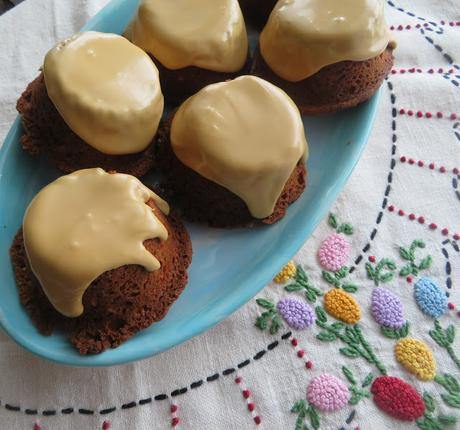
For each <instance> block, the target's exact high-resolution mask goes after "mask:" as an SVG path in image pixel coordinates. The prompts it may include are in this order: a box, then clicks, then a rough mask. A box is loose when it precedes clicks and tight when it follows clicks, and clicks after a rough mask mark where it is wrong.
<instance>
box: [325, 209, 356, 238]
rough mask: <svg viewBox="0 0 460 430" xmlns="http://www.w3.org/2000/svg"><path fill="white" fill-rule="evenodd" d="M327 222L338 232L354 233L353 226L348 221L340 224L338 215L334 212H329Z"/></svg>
mask: <svg viewBox="0 0 460 430" xmlns="http://www.w3.org/2000/svg"><path fill="white" fill-rule="evenodd" d="M327 223H328V224H329V226H331V227H332V228H333V229H335V230H336V231H337V233H345V234H346V235H351V234H353V226H352V225H351V224H348V223H344V224H339V220H338V219H337V216H336V215H334V214H333V213H330V214H329V217H328V219H327Z"/></svg>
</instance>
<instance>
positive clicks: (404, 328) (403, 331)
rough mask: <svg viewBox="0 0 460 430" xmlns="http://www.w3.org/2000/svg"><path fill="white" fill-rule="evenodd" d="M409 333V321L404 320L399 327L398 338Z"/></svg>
mask: <svg viewBox="0 0 460 430" xmlns="http://www.w3.org/2000/svg"><path fill="white" fill-rule="evenodd" d="M408 334H409V322H408V321H406V322H405V323H404V325H403V326H402V327H401V328H400V329H399V334H398V338H399V339H401V338H403V337H406V336H407V335H408Z"/></svg>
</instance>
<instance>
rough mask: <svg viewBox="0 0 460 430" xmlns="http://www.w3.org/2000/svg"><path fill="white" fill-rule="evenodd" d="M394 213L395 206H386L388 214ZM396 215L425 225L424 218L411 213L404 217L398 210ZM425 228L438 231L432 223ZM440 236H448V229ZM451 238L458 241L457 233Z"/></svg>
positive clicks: (402, 211) (404, 214)
mask: <svg viewBox="0 0 460 430" xmlns="http://www.w3.org/2000/svg"><path fill="white" fill-rule="evenodd" d="M395 211H396V207H395V205H389V206H388V212H395ZM397 213H398V215H399V216H401V217H407V218H408V219H409V220H410V221H414V220H417V221H418V222H419V224H426V219H425V217H424V216H421V215H418V216H417V215H416V214H414V213H413V212H411V213H409V215H407V216H406V212H405V211H404V210H402V209H398V210H397ZM427 227H428V228H429V229H430V230H437V229H438V225H437V224H436V223H434V222H430V223H428V225H427ZM441 234H442V235H443V236H448V235H449V229H448V228H447V227H444V228H443V229H441ZM452 237H453V238H454V239H455V240H459V239H460V235H459V234H458V233H455V234H454V235H453V236H452ZM408 282H409V280H408Z"/></svg>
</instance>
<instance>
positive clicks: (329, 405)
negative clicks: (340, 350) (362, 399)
mask: <svg viewBox="0 0 460 430" xmlns="http://www.w3.org/2000/svg"><path fill="white" fill-rule="evenodd" d="M349 399H350V392H349V391H348V387H347V386H346V385H345V383H344V382H343V381H342V380H341V379H339V378H337V377H336V376H333V375H329V374H327V373H324V374H323V375H319V376H316V377H315V378H313V379H312V380H311V381H310V383H309V384H308V387H307V400H308V401H309V403H310V404H312V405H313V406H314V407H316V408H317V409H318V410H320V411H324V412H333V411H338V410H340V409H342V408H343V407H344V406H345V405H346V404H347V403H348V400H349Z"/></svg>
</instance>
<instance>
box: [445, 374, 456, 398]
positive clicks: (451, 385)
mask: <svg viewBox="0 0 460 430" xmlns="http://www.w3.org/2000/svg"><path fill="white" fill-rule="evenodd" d="M444 387H445V388H446V390H447V391H449V393H451V394H456V393H460V384H459V383H458V381H457V379H455V377H454V376H452V375H449V374H448V373H446V374H445V375H444Z"/></svg>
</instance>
